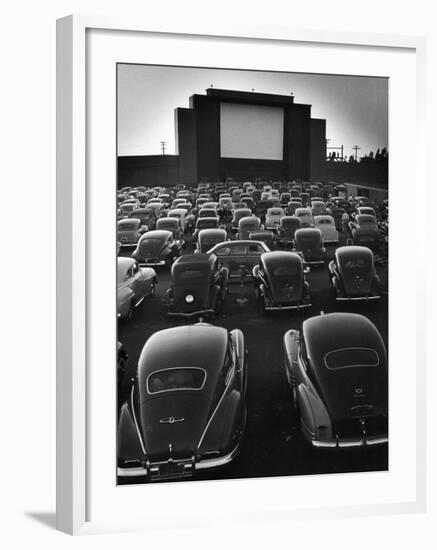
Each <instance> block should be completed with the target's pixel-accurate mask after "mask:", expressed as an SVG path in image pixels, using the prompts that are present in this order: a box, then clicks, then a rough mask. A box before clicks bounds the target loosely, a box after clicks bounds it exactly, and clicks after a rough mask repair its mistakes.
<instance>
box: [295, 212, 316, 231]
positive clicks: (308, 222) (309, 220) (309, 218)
mask: <svg viewBox="0 0 437 550" xmlns="http://www.w3.org/2000/svg"><path fill="white" fill-rule="evenodd" d="M294 215H295V216H297V217H298V218H300V221H301V222H302V227H311V226H312V225H313V222H314V218H313V214H312V212H311V208H296V210H295V211H294Z"/></svg>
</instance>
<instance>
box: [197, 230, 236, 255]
mask: <svg viewBox="0 0 437 550" xmlns="http://www.w3.org/2000/svg"><path fill="white" fill-rule="evenodd" d="M227 238H228V234H227V232H226V231H225V230H224V229H201V230H200V231H199V233H198V235H197V244H196V249H195V250H194V252H200V253H201V254H205V253H206V252H208V250H210V249H211V248H212V247H213V246H215V245H216V244H218V243H223V242H225V241H226V240H227Z"/></svg>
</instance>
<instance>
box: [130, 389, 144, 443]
mask: <svg viewBox="0 0 437 550" xmlns="http://www.w3.org/2000/svg"><path fill="white" fill-rule="evenodd" d="M134 388H135V386H134V385H133V384H132V389H131V392H130V404H131V408H132V414H133V417H134V424H135V428H136V429H137V435H138V439H139V440H140V443H141V448H142V450H143V453H144V454H146V448H145V446H144V442H143V438H142V436H141V432H140V428H139V427H138V422H137V416H136V414H135V407H134Z"/></svg>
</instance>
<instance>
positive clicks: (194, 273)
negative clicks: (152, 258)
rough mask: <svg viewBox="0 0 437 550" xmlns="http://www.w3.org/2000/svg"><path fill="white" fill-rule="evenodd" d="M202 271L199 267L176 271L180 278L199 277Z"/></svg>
mask: <svg viewBox="0 0 437 550" xmlns="http://www.w3.org/2000/svg"><path fill="white" fill-rule="evenodd" d="M203 274H204V272H203V271H201V270H200V269H185V270H184V271H178V277H179V278H180V279H199V278H202V277H203V276H204V275H203Z"/></svg>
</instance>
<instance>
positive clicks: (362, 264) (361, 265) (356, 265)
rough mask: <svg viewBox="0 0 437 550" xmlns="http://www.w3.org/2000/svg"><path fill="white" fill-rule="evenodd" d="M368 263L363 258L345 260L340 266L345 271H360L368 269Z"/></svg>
mask: <svg viewBox="0 0 437 550" xmlns="http://www.w3.org/2000/svg"><path fill="white" fill-rule="evenodd" d="M370 265H371V264H370V262H369V261H368V260H366V259H364V258H361V259H353V260H347V261H346V262H344V263H343V264H342V268H343V269H344V270H345V271H356V270H360V269H368V268H369V267H370Z"/></svg>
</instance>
